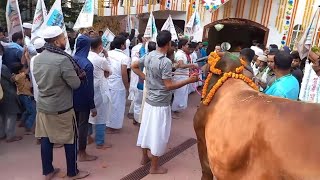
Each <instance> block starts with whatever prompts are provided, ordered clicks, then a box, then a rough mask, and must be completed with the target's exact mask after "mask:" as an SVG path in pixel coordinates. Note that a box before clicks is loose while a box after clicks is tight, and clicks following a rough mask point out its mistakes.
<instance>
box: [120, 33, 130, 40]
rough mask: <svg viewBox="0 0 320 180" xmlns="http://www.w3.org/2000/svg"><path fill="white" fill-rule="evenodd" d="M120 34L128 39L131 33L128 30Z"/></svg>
mask: <svg viewBox="0 0 320 180" xmlns="http://www.w3.org/2000/svg"><path fill="white" fill-rule="evenodd" d="M119 35H120V36H123V37H125V38H126V39H128V38H129V33H127V32H121V33H120V34H119Z"/></svg>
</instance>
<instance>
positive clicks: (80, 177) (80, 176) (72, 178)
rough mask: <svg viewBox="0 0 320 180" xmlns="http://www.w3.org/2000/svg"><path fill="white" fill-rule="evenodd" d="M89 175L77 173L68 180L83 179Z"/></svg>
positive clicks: (87, 173)
mask: <svg viewBox="0 0 320 180" xmlns="http://www.w3.org/2000/svg"><path fill="white" fill-rule="evenodd" d="M89 175H90V173H89V172H87V171H79V173H78V174H77V175H76V176H73V177H68V179H69V180H75V179H83V178H86V177H88V176H89Z"/></svg>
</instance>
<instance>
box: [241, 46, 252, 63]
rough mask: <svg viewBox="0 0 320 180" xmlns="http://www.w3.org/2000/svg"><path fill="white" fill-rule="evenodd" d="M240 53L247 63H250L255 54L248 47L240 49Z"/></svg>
mask: <svg viewBox="0 0 320 180" xmlns="http://www.w3.org/2000/svg"><path fill="white" fill-rule="evenodd" d="M240 55H242V56H244V57H245V58H246V61H247V62H248V63H251V62H252V60H253V58H254V56H255V52H254V50H252V49H250V48H244V49H242V50H241V51H240Z"/></svg>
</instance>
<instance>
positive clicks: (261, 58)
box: [258, 55, 268, 62]
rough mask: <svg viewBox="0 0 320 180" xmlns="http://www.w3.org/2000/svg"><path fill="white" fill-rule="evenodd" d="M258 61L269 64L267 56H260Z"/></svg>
mask: <svg viewBox="0 0 320 180" xmlns="http://www.w3.org/2000/svg"><path fill="white" fill-rule="evenodd" d="M258 60H260V61H262V62H268V57H267V56H265V55H260V56H258Z"/></svg>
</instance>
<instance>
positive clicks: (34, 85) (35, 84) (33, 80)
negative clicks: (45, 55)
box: [30, 54, 39, 102]
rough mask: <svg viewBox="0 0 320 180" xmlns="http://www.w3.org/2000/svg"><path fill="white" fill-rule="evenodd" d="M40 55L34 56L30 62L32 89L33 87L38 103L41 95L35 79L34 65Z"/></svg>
mask: <svg viewBox="0 0 320 180" xmlns="http://www.w3.org/2000/svg"><path fill="white" fill-rule="evenodd" d="M38 55H39V54H37V55H35V56H33V57H32V58H31V60H30V74H31V81H32V87H33V97H34V100H35V101H36V102H37V101H38V94H39V89H38V85H37V83H36V79H35V78H34V75H33V65H34V59H35V58H36V57H37V56H38Z"/></svg>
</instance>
